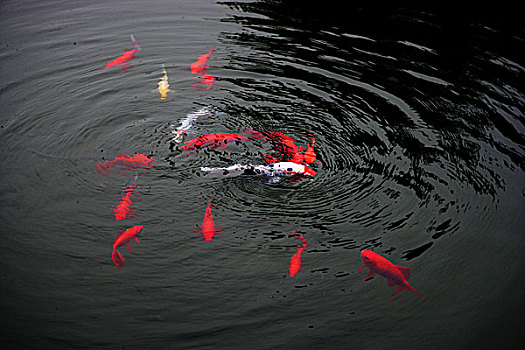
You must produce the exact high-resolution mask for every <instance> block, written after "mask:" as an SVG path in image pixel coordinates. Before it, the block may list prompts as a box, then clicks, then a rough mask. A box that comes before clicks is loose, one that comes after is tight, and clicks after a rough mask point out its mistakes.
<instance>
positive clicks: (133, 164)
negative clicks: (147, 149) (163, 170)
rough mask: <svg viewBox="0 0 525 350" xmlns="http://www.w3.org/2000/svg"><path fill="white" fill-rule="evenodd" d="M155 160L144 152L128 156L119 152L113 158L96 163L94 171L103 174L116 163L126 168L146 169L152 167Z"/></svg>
mask: <svg viewBox="0 0 525 350" xmlns="http://www.w3.org/2000/svg"><path fill="white" fill-rule="evenodd" d="M154 162H155V159H153V158H149V157H148V156H145V155H144V154H135V155H133V156H129V155H127V154H119V155H117V156H116V157H115V159H114V160H106V161H105V162H103V163H101V162H98V163H97V168H96V172H97V173H99V174H100V175H105V174H107V173H108V172H109V170H110V169H111V168H113V167H114V166H116V165H121V166H125V167H127V168H128V169H127V170H125V171H128V170H131V169H137V168H141V169H147V168H151V167H153V165H152V163H154Z"/></svg>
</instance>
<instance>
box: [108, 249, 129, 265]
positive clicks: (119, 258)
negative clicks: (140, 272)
mask: <svg viewBox="0 0 525 350" xmlns="http://www.w3.org/2000/svg"><path fill="white" fill-rule="evenodd" d="M111 257H112V259H113V265H115V266H116V267H117V268H118V269H121V268H123V267H124V264H125V263H126V259H125V258H124V256H123V255H122V254H120V252H119V251H118V250H116V249H113V254H111Z"/></svg>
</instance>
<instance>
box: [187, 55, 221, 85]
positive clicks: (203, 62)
mask: <svg viewBox="0 0 525 350" xmlns="http://www.w3.org/2000/svg"><path fill="white" fill-rule="evenodd" d="M214 52H215V46H214V47H213V48H212V49H211V50H210V51H209V52H208V53H206V54H204V55H201V56H200V57H199V59H198V60H197V61H195V62H193V63H192V64H191V66H190V70H191V73H192V74H199V75H200V77H199V80H200V81H199V82H200V84H201V85H202V87H204V88H205V89H211V87H212V86H213V81H214V80H215V77H214V76H212V75H210V74H208V73H207V72H206V68H208V60H209V59H210V56H211V55H212V54H213V53H214Z"/></svg>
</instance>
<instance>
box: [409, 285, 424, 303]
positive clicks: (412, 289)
mask: <svg viewBox="0 0 525 350" xmlns="http://www.w3.org/2000/svg"><path fill="white" fill-rule="evenodd" d="M410 288H411V289H410V290H411V291H412V292H414V293H416V294H417V295H419V296H420V297H421V299H423V300H424V301H426V302H428V301H427V299H425V297H423V296H422V295H421V294H419V292H418V291H417V290H415V289H414V288H412V287H410Z"/></svg>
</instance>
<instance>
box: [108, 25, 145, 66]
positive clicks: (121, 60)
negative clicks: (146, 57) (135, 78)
mask: <svg viewBox="0 0 525 350" xmlns="http://www.w3.org/2000/svg"><path fill="white" fill-rule="evenodd" d="M131 41H132V42H133V44H134V45H135V48H134V49H132V50H127V49H126V50H124V52H123V53H122V55H121V56H119V57H117V58H115V59H114V60H113V61H111V62H109V63H108V64H106V67H104V69H108V68H111V67H113V66H116V65H118V66H120V69H122V70H123V71H124V72H126V71H127V70H128V68H129V66H126V65H125V63H126V62H128V61H130V60H131V59H132V58H134V57H135V53H137V52H139V51H140V47H139V46H138V45H137V40H135V37H134V36H133V34H132V35H131Z"/></svg>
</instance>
